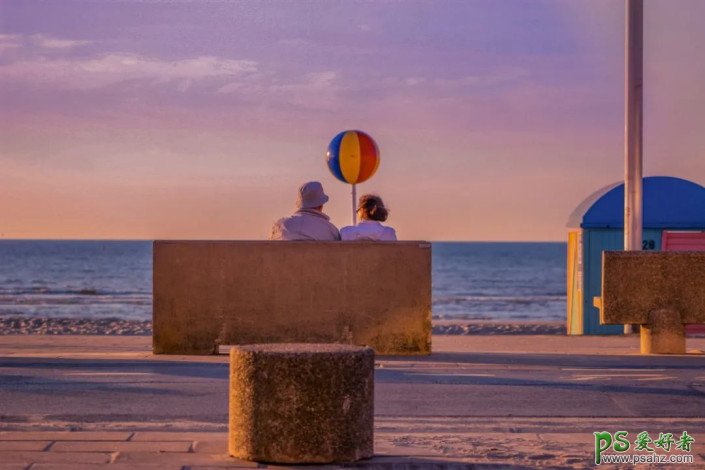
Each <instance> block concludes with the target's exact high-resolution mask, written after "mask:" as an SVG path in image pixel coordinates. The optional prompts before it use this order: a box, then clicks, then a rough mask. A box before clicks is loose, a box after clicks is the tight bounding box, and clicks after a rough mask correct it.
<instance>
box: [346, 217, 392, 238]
mask: <svg viewBox="0 0 705 470" xmlns="http://www.w3.org/2000/svg"><path fill="white" fill-rule="evenodd" d="M340 238H341V240H343V241H345V240H349V241H351V240H378V241H395V240H396V239H397V233H396V232H395V231H394V229H393V228H392V227H385V226H384V225H382V224H381V223H379V222H377V221H376V220H361V221H360V222H359V223H358V224H357V225H355V226H352V225H351V226H349V227H343V228H341V229H340Z"/></svg>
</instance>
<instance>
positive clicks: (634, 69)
mask: <svg viewBox="0 0 705 470" xmlns="http://www.w3.org/2000/svg"><path fill="white" fill-rule="evenodd" d="M625 9H626V11H625V13H626V14H625V16H626V33H625V45H624V49H625V54H626V64H625V71H624V72H625V77H624V78H625V116H624V117H625V125H624V138H625V146H624V249H625V250H627V251H638V250H641V243H642V210H643V202H642V163H643V156H642V142H643V139H642V129H643V89H644V78H643V76H644V74H643V69H644V64H643V57H644V1H643V0H625ZM624 332H625V333H632V332H635V331H634V328H633V327H632V325H625V326H624Z"/></svg>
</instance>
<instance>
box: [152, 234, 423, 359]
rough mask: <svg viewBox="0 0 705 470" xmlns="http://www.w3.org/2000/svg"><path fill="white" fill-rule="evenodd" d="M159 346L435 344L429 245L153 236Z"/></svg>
mask: <svg viewBox="0 0 705 470" xmlns="http://www.w3.org/2000/svg"><path fill="white" fill-rule="evenodd" d="M153 267H154V268H153V269H154V287H153V289H154V307H153V319H154V334H153V351H154V353H155V354H212V353H214V352H215V351H217V349H218V347H219V345H235V344H256V343H297V342H303V343H341V344H354V345H359V346H370V347H372V348H373V349H374V350H375V352H376V353H377V354H395V355H397V354H430V352H431V244H430V243H425V242H303V241H302V242H279V241H277V242H273V241H261V242H257V241H233V242H226V241H223V242H219V241H156V242H154V264H153Z"/></svg>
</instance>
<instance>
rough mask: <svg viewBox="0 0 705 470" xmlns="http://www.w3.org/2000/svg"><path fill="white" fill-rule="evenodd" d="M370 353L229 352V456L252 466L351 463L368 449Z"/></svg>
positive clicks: (303, 349)
mask: <svg viewBox="0 0 705 470" xmlns="http://www.w3.org/2000/svg"><path fill="white" fill-rule="evenodd" d="M373 437H374V352H373V351H372V349H370V348H363V347H358V346H349V345H341V344H260V345H251V346H235V347H233V349H231V351H230V423H229V435H228V450H229V453H230V455H231V456H233V457H237V458H240V459H245V460H252V461H256V462H272V463H286V464H311V463H318V464H322V463H332V462H352V461H355V460H359V459H363V458H369V457H372V454H373V450H374V448H373V447H374V444H373V442H374V439H373Z"/></svg>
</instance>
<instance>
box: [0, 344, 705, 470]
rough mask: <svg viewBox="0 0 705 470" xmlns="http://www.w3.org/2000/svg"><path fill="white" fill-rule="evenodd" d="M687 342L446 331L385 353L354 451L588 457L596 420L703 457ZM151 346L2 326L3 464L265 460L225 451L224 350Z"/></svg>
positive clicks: (439, 460)
mask: <svg viewBox="0 0 705 470" xmlns="http://www.w3.org/2000/svg"><path fill="white" fill-rule="evenodd" d="M688 347H689V350H690V351H691V352H693V354H690V355H687V356H675V357H674V356H640V355H639V354H638V338H637V337H627V338H624V337H600V338H590V337H577V338H567V337H560V336H525V337H512V336H486V337H472V336H437V337H434V354H433V355H432V356H430V357H421V358H419V357H381V358H378V362H377V370H376V375H375V377H376V395H375V406H376V412H375V428H376V429H375V454H376V455H375V458H374V459H371V460H368V461H363V462H360V463H358V464H356V465H354V466H360V467H371V468H375V467H385V468H386V467H394V468H403V467H405V466H408V467H418V466H423V467H427V466H446V467H447V466H453V465H457V466H458V467H460V466H465V467H467V466H471V467H475V468H482V469H486V468H507V466H511V467H513V468H522V467H523V468H537V467H540V468H585V467H588V466H590V465H591V463H592V462H593V459H594V436H593V432H595V431H612V432H614V431H618V430H627V431H628V432H629V433H630V436H631V438H632V440H633V439H635V438H636V435H637V434H638V433H640V432H642V431H648V432H649V433H650V435H652V436H654V438H655V437H656V436H658V434H659V432H672V433H674V434H676V433H681V432H682V431H688V433H689V434H690V435H692V436H693V437H694V438H695V443H694V444H693V455H694V456H695V459H696V460H695V461H696V462H697V464H696V467H700V468H705V355H702V353H701V351H702V350H703V349H705V339H690V340H689V344H688ZM149 348H150V338H148V337H124V338H122V337H69V336H64V337H47V336H29V337H28V336H0V470H4V469H9V468H12V469H15V468H16V469H29V468H31V469H32V470H37V469H84V468H85V469H87V468H106V469H110V468H112V469H115V470H117V469H120V468H130V469H133V468H137V469H139V468H154V469H156V468H159V469H169V468H178V469H184V468H193V469H197V468H224V467H226V468H227V467H231V468H238V467H250V468H251V467H253V466H257V465H256V464H254V463H250V462H243V461H238V460H235V459H231V458H229V457H227V455H226V437H227V436H226V431H227V373H228V368H227V357H226V356H210V357H198V356H152V355H151V353H150V349H149ZM673 453H675V452H673ZM308 468H310V467H308ZM659 468H664V467H659ZM672 468H687V466H686V467H683V466H673V467H672Z"/></svg>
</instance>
